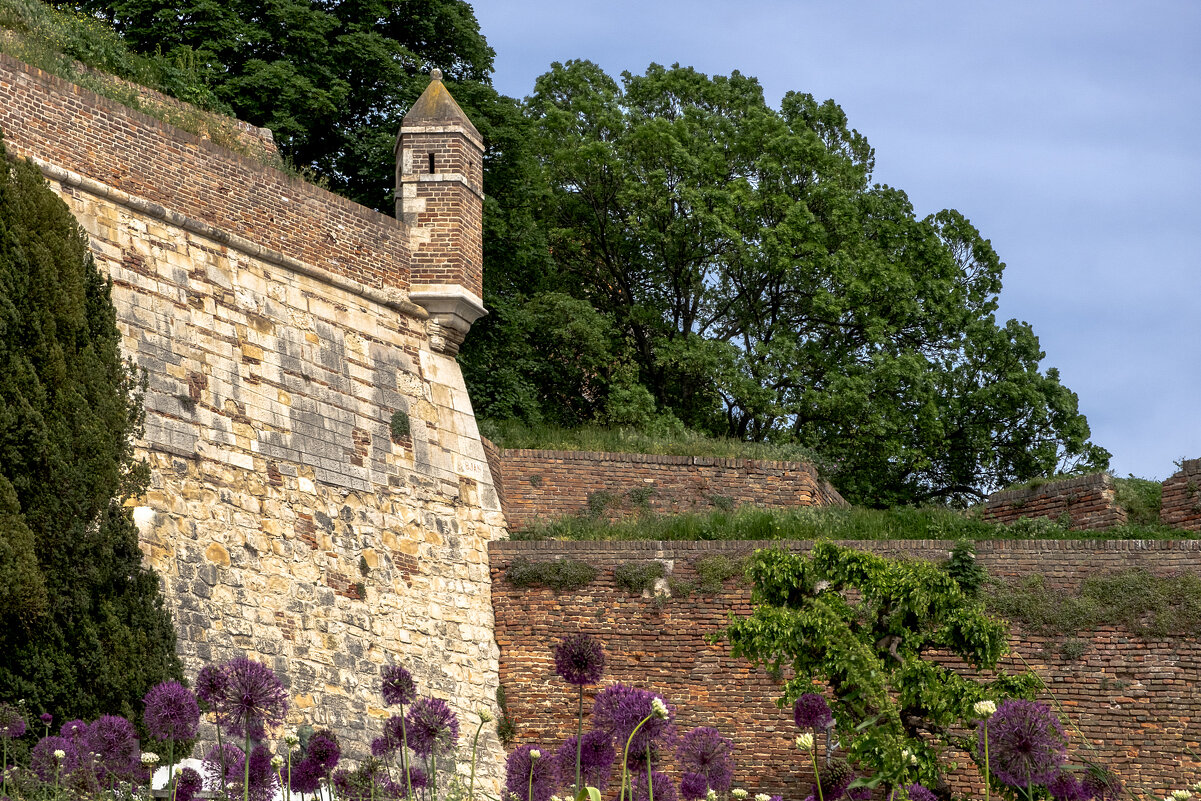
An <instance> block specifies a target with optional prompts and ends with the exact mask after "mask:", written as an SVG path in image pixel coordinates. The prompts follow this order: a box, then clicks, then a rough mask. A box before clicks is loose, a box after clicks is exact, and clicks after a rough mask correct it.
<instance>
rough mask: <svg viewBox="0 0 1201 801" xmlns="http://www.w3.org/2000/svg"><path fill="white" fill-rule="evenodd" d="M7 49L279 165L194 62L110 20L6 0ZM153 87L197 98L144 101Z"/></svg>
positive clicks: (3, 37) (3, 36) (0, 2)
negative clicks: (147, 43)
mask: <svg viewBox="0 0 1201 801" xmlns="http://www.w3.org/2000/svg"><path fill="white" fill-rule="evenodd" d="M0 52H4V53H7V54H8V55H10V56H12V57H13V58H16V59H18V60H20V61H23V62H25V63H26V64H30V65H32V66H34V67H37V68H38V69H41V70H43V71H45V72H48V73H50V74H51V75H56V76H58V77H59V78H62V79H64V80H67V81H70V82H71V83H74V84H77V85H78V86H82V87H84V88H85V89H89V90H91V91H93V92H95V93H96V94H98V95H101V96H103V97H107V98H109V99H110V100H115V101H116V102H118V103H121V104H122V105H125V106H128V107H130V108H133V109H136V110H138V111H141V112H142V113H144V114H149V115H150V116H152V117H154V118H156V119H159V120H161V121H163V122H166V123H169V124H171V125H174V126H176V127H178V128H182V129H183V130H185V131H189V132H191V133H194V134H197V135H199V136H203V137H205V138H208V139H211V140H212V141H213V142H215V143H217V144H219V145H221V146H222V147H225V148H228V149H230V150H233V151H235V152H238V153H241V154H242V155H244V156H249V157H251V158H255V159H258V160H260V161H264V162H265V163H267V164H268V165H269V166H273V167H280V166H282V165H281V164H280V163H279V159H278V156H276V155H275V154H273V153H266V152H264V151H263V150H262V149H259V148H252V147H248V146H246V145H245V144H244V142H243V140H242V139H241V138H240V137H239V135H238V121H237V120H236V119H235V118H234V117H233V116H232V110H231V109H230V108H229V106H227V105H226V104H224V103H222V102H221V101H220V100H219V99H218V98H217V96H216V95H215V94H214V93H213V91H212V90H211V89H210V88H209V87H208V86H207V85H206V84H205V83H204V81H203V80H201V79H200V77H199V75H198V73H197V70H196V69H195V65H193V64H188V63H186V62H184V61H176V60H172V59H168V58H166V57H164V56H161V55H156V56H143V55H140V54H138V53H135V52H133V51H132V50H130V49H129V47H128V46H127V45H126V44H125V42H124V40H122V39H121V37H120V36H119V35H117V33H116V31H114V30H113V29H112V28H111V27H110V26H109V25H108V24H107V23H106V22H104V21H103V20H99V19H96V18H95V17H91V16H89V15H87V14H83V13H80V12H74V11H62V10H58V9H55V8H52V7H51V6H49V5H48V4H46V3H44V2H41V0H0ZM130 84H136V85H137V86H142V87H146V88H147V89H151V90H153V91H155V92H159V93H161V94H163V95H167V96H168V97H172V98H175V99H177V100H180V101H182V103H186V104H190V105H191V106H192V107H194V108H188V107H186V106H180V107H173V106H170V105H166V104H163V103H153V102H144V95H143V93H140V92H139V91H138V90H137V88H136V87H134V86H131V85H130Z"/></svg>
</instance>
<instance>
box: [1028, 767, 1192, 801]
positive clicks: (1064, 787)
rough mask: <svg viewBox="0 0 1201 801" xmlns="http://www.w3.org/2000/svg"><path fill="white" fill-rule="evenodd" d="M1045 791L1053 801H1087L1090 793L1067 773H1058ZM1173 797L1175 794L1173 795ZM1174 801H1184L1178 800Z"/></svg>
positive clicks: (1090, 795)
mask: <svg viewBox="0 0 1201 801" xmlns="http://www.w3.org/2000/svg"><path fill="white" fill-rule="evenodd" d="M1047 791H1048V792H1050V793H1051V797H1052V798H1054V799H1055V801H1088V799H1089V798H1091V797H1092V793H1090V792H1088V790H1086V789H1085V787H1084V784H1083V783H1082V782H1081V781H1080V780H1079V779H1077V778H1075V777H1074V776H1072V775H1070V774H1069V773H1068V772H1067V771H1060V772H1059V773H1058V774H1056V776H1055V778H1053V779H1051V781H1050V782H1048V783H1047ZM1173 795H1175V793H1173ZM1176 801H1186V799H1184V798H1178V799H1176Z"/></svg>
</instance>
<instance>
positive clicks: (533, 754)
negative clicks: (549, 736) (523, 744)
mask: <svg viewBox="0 0 1201 801" xmlns="http://www.w3.org/2000/svg"><path fill="white" fill-rule="evenodd" d="M530 759H542V752H541V751H539V750H538V749H537V748H531V749H530Z"/></svg>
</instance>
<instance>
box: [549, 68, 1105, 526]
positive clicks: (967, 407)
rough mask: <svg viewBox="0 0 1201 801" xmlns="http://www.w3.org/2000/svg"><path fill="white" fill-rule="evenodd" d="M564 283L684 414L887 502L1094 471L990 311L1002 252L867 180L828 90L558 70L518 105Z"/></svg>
mask: <svg viewBox="0 0 1201 801" xmlns="http://www.w3.org/2000/svg"><path fill="white" fill-rule="evenodd" d="M527 107H528V114H529V115H530V117H531V119H532V120H533V121H534V124H535V126H536V129H535V134H536V135H535V136H534V138H533V143H534V146H535V148H536V151H537V155H538V158H539V160H540V161H541V163H542V165H543V169H544V172H545V175H546V181H547V184H548V186H549V203H548V211H547V213H546V225H547V231H548V240H549V244H550V248H551V253H552V258H553V267H552V269H551V271H550V273H549V275H550V276H551V277H552V279H553V281H554V288H555V289H557V290H558V291H563V292H568V293H570V294H572V295H574V296H576V297H578V298H580V299H582V300H586V301H587V302H588V303H589V304H591V305H592V306H593V307H594V308H596V309H597V310H598V311H600V312H601V313H602V314H604V315H605V316H606V317H608V318H609V319H611V320H612V321H613V325H614V326H615V327H616V330H617V331H618V333H619V334H620V335H622V336H624V337H625V338H626V339H627V340H628V342H629V343H630V347H631V352H632V355H633V358H634V360H635V362H636V364H637V367H638V372H639V381H640V382H641V384H642V385H643V386H645V387H646V389H647V390H648V391H649V392H650V394H651V396H652V397H653V399H654V401H655V403H656V404H657V406H658V407H659V408H660V409H662V410H664V411H667V412H670V413H671V414H674V415H675V416H677V417H678V418H679V419H681V420H682V421H683V422H684V423H685V424H686V425H687V426H689V427H690V428H694V429H697V430H701V431H706V432H709V433H714V434H722V435H728V436H734V437H739V438H746V439H752V440H768V439H771V440H785V441H796V442H799V443H801V444H803V445H806V446H808V447H810V448H812V449H814V450H816V451H818V452H820V453H822V454H823V455H824V456H826V457H827V459H828V460H829V461H830V462H831V463H832V464H834V465H835V466H836V473H835V475H834V476H833V478H834V481H835V483H836V484H837V485H838V487H839V489H840V490H842V491H843V493H844V495H846V496H847V497H848V498H849V499H850V500H853V501H855V502H859V503H867V504H877V505H890V504H896V503H913V502H921V501H927V500H960V499H965V498H970V497H978V496H980V495H982V494H984V493H986V492H988V491H990V490H992V489H994V488H996V487H998V486H1001V485H1004V484H1007V483H1010V482H1012V481H1017V480H1023V478H1028V477H1033V476H1037V475H1045V474H1048V473H1052V472H1056V471H1058V470H1062V469H1064V468H1070V467H1073V466H1077V465H1087V466H1097V467H1100V466H1104V465H1105V464H1106V463H1107V460H1108V454H1107V453H1106V452H1105V451H1104V450H1102V449H1100V448H1098V447H1096V446H1094V445H1092V444H1091V443H1089V442H1088V436H1089V431H1088V425H1087V422H1086V421H1085V419H1084V417H1083V416H1082V415H1080V414H1079V412H1078V409H1077V407H1076V396H1075V395H1074V394H1073V393H1071V392H1070V391H1068V390H1067V389H1066V388H1064V387H1063V386H1062V385H1061V384H1060V383H1059V380H1058V375H1057V373H1056V372H1055V371H1054V370H1049V371H1047V372H1045V373H1044V372H1042V371H1041V370H1040V368H1039V362H1040V360H1041V359H1042V358H1043V354H1042V353H1041V351H1040V350H1039V348H1038V340H1037V338H1035V337H1034V335H1033V333H1032V332H1031V330H1030V329H1029V327H1028V326H1025V325H1022V324H1018V323H1016V322H1010V323H1008V324H1006V325H1004V326H999V325H997V323H996V322H995V320H994V318H993V312H994V311H995V310H996V306H997V295H998V293H999V292H1000V289H1001V274H1002V272H1003V270H1004V265H1003V264H1001V262H1000V260H999V259H998V258H997V255H996V253H995V252H994V251H993V249H992V247H991V246H990V244H989V243H988V241H987V240H985V239H984V238H983V237H981V236H980V234H979V232H978V231H976V229H975V228H974V227H972V225H971V224H970V223H969V222H968V221H967V220H966V219H965V218H964V217H963V216H962V215H960V214H959V213H957V212H955V211H943V212H940V213H938V214H936V215H931V216H930V217H927V218H925V219H919V218H917V217H916V215H915V214H914V211H913V208H912V206H911V204H910V203H909V200H908V198H907V197H906V196H905V194H904V193H903V192H901V191H899V190H897V189H893V188H890V187H887V186H880V185H873V184H871V173H872V168H873V165H874V153H873V151H872V149H871V147H870V145H869V144H868V143H867V140H866V139H865V138H864V137H863V136H862V135H861V134H859V133H858V132H857V131H855V130H853V129H851V128H849V126H848V123H847V119H846V116H845V114H843V112H842V110H841V109H840V108H839V107H838V106H837V105H836V104H834V103H833V102H832V101H825V102H824V103H818V102H817V101H816V100H815V99H814V98H813V97H812V96H810V95H805V94H799V93H789V94H788V95H786V96H785V97H784V99H783V101H782V103H781V107H780V109H779V110H776V109H772V108H771V107H769V106H768V105H767V104H766V102H765V101H764V99H763V93H762V90H761V88H760V87H759V84H758V82H757V81H755V80H754V79H753V78H749V77H746V76H743V75H740V74H739V73H737V72H735V73H733V74H732V75H730V76H729V77H725V76H715V77H712V78H710V77H708V76H705V75H703V74H700V73H698V72H696V71H695V70H692V69H688V68H681V67H679V66H674V67H672V68H670V69H669V68H664V67H661V66H659V65H654V64H652V65H651V66H650V68H648V70H647V72H646V74H645V75H641V76H635V75H631V74H629V73H625V74H623V76H622V81H621V83H620V84H618V82H617V81H614V80H613V79H612V78H610V77H609V76H608V75H606V74H605V73H604V72H603V71H602V70H601V69H600V68H599V67H597V66H596V65H594V64H592V63H590V62H587V61H573V62H568V63H567V64H554V65H552V68H551V71H550V72H548V73H546V74H545V75H543V76H541V77H540V78H539V79H538V80H537V82H536V84H535V91H534V93H533V95H532V96H531V97H530V98H529V99H528V101H527Z"/></svg>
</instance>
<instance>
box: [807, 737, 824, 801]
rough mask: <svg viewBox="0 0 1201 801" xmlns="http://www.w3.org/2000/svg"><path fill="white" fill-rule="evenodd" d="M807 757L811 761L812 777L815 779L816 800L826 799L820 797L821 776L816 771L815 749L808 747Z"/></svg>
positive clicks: (822, 800)
mask: <svg viewBox="0 0 1201 801" xmlns="http://www.w3.org/2000/svg"><path fill="white" fill-rule="evenodd" d="M809 758H810V759H811V760H812V761H813V778H814V779H815V780H816V781H817V801H826V799H825V798H823V797H822V777H821V774H820V773H818V771H817V751H816V750H815V749H812V748H810V749H809Z"/></svg>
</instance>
